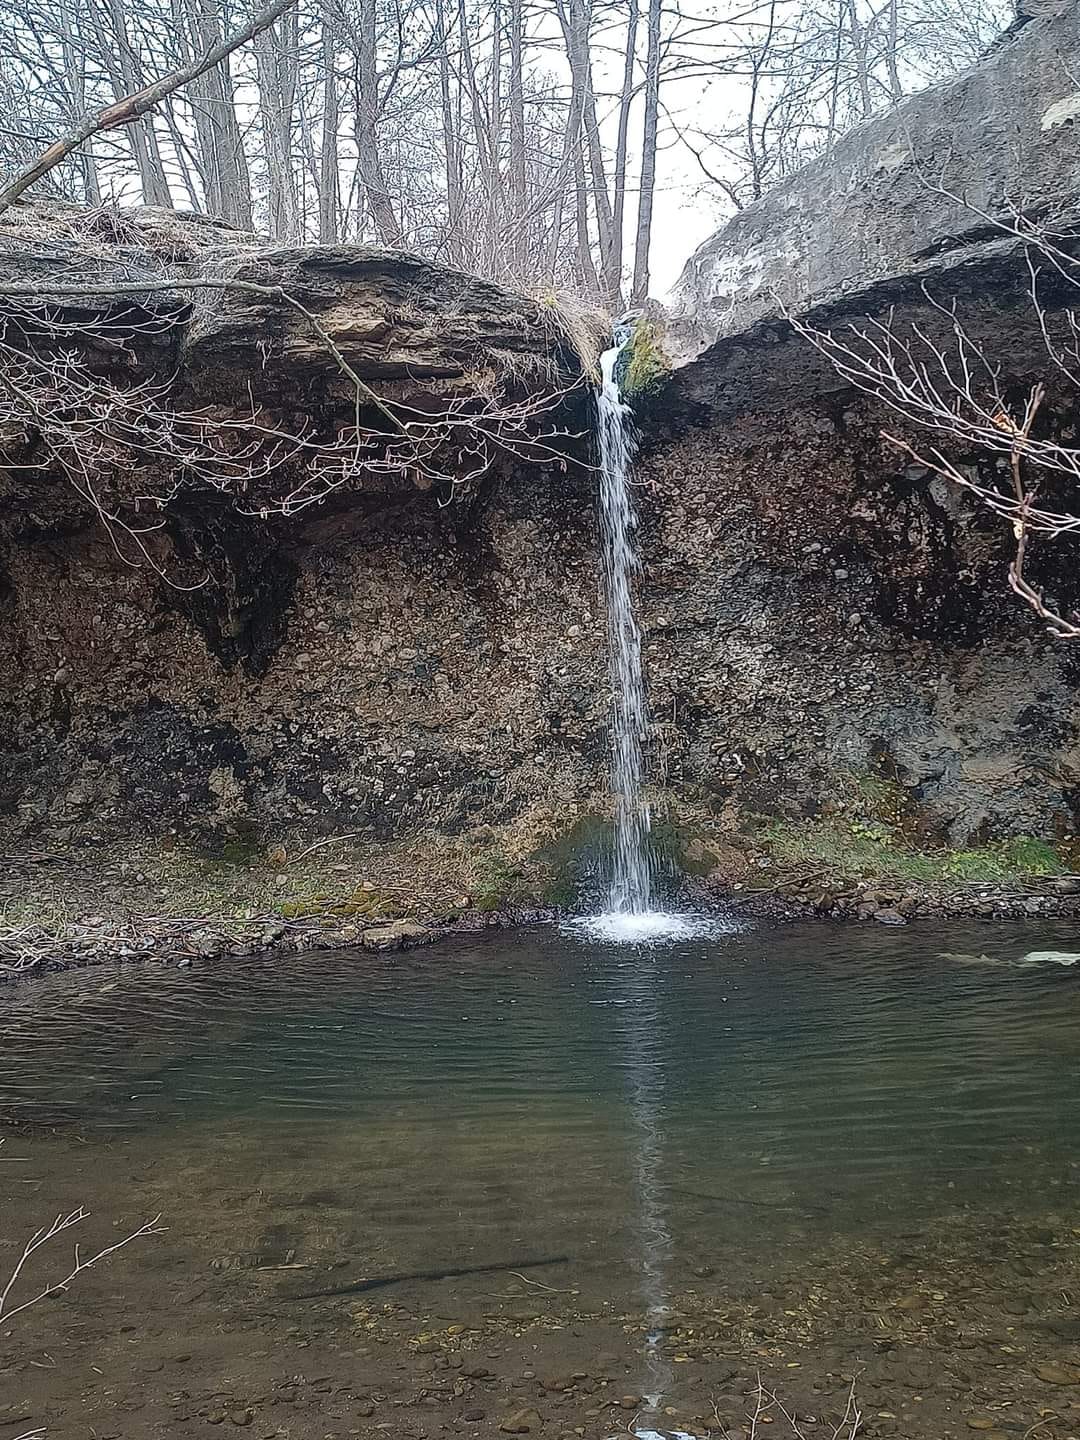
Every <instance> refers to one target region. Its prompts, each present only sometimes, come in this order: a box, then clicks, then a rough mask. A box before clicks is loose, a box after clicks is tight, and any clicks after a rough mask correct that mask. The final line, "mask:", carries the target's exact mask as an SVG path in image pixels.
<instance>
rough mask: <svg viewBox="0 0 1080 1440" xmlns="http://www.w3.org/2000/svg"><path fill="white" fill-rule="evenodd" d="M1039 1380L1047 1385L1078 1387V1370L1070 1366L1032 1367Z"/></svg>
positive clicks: (1079, 1376) (1079, 1371)
mask: <svg viewBox="0 0 1080 1440" xmlns="http://www.w3.org/2000/svg"><path fill="white" fill-rule="evenodd" d="M1032 1368H1033V1369H1034V1371H1035V1374H1036V1375H1037V1376H1038V1378H1039V1379H1040V1380H1043V1381H1045V1382H1046V1384H1047V1385H1080V1370H1077V1369H1076V1368H1075V1367H1074V1366H1072V1365H1056V1364H1054V1363H1052V1362H1051V1363H1048V1364H1045V1365H1035V1366H1033V1367H1032Z"/></svg>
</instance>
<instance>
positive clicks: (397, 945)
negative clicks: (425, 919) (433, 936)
mask: <svg viewBox="0 0 1080 1440" xmlns="http://www.w3.org/2000/svg"><path fill="white" fill-rule="evenodd" d="M428 939H430V932H429V931H428V930H427V929H426V927H425V926H423V925H420V924H418V923H417V922H416V921H415V920H393V921H391V922H390V924H389V925H375V926H373V927H372V929H370V930H365V931H364V937H363V940H362V941H361V944H362V945H363V947H364V949H365V950H407V949H409V947H410V946H412V945H423V944H424V942H425V941H426V940H428Z"/></svg>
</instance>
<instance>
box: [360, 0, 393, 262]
mask: <svg viewBox="0 0 1080 1440" xmlns="http://www.w3.org/2000/svg"><path fill="white" fill-rule="evenodd" d="M353 81H354V87H355V92H356V113H355V116H354V117H353V123H354V125H355V127H356V151H357V164H358V165H359V167H360V176H361V179H362V180H363V182H364V193H365V194H366V195H367V202H368V209H369V210H370V211H371V218H372V222H373V223H374V226H375V234H376V237H377V238H378V240H379V243H380V244H382V245H397V244H399V243H400V241H401V227H400V225H399V224H398V220H397V216H396V215H395V214H394V206H393V203H392V201H391V199H390V191H389V188H388V187H387V184H386V176H385V174H384V173H383V167H382V159H381V156H380V154H379V77H378V69H377V53H376V29H375V0H360V34H359V43H358V46H357V56H356V69H355V70H354V72H353Z"/></svg>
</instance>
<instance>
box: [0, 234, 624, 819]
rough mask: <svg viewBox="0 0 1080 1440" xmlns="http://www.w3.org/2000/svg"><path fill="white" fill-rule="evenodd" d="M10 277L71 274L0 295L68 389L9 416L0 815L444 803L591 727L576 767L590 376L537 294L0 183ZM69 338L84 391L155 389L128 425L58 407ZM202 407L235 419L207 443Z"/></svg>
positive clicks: (568, 750)
mask: <svg viewBox="0 0 1080 1440" xmlns="http://www.w3.org/2000/svg"><path fill="white" fill-rule="evenodd" d="M190 278H196V279H200V280H202V279H207V278H209V279H211V280H218V279H224V280H228V281H230V282H231V281H233V280H239V281H241V282H243V283H245V284H248V285H250V286H252V287H258V288H253V289H249V290H244V289H232V288H228V289H225V290H219V289H214V288H211V289H207V290H201V289H194V290H188V289H186V288H183V286H182V285H180V282H181V281H184V280H187V279H190ZM26 282H30V283H32V284H33V283H36V284H41V285H47V286H49V287H51V288H50V292H49V293H50V295H53V294H54V291H55V287H57V286H59V287H61V288H62V290H63V291H64V294H63V297H62V299H61V300H55V299H54V301H53V302H52V304H51V305H50V307H49V308H48V309H47V310H46V311H45V312H42V310H41V306H40V303H39V302H38V300H36V299H34V298H33V297H29V298H22V297H20V298H19V299H18V300H17V301H16V300H11V299H9V300H8V301H7V305H8V311H7V318H6V322H5V332H4V338H5V341H6V342H8V345H9V349H8V350H7V351H5V359H6V361H7V363H8V365H9V367H13V368H12V369H11V370H10V372H9V373H13V374H15V375H16V377H17V378H18V379H19V381H20V383H21V384H22V385H23V387H24V388H25V389H27V390H29V391H30V392H31V395H32V398H33V399H34V402H35V404H38V405H41V402H42V400H44V401H46V402H47V401H48V400H49V399H50V398H51V397H54V396H55V397H58V398H59V402H60V403H59V406H54V407H53V408H52V409H51V410H50V411H49V413H48V414H44V413H42V414H41V416H40V423H36V420H37V417H35V416H34V415H33V414H31V415H30V416H29V417H28V416H27V414H26V407H25V406H24V407H23V409H22V410H21V411H16V412H15V413H14V415H13V414H12V413H11V412H10V411H9V412H6V413H5V414H4V416H3V418H4V419H5V420H6V425H5V430H4V437H3V438H4V453H5V459H6V462H7V463H6V464H5V465H4V467H3V468H2V469H0V494H2V496H3V518H2V520H0V673H2V676H3V682H2V698H0V704H2V706H3V712H4V724H3V727H2V739H0V752H2V753H0V776H2V780H0V815H2V822H3V824H4V826H5V828H6V829H7V830H8V831H11V832H15V833H17V834H19V835H21V836H23V837H26V836H32V837H35V838H42V837H44V838H47V837H50V836H51V837H53V839H54V840H55V839H56V838H60V839H62V840H63V839H67V840H82V839H91V838H93V837H97V839H99V840H109V839H114V838H120V837H125V836H130V835H133V834H138V833H140V832H142V833H146V832H149V833H150V834H154V835H161V834H169V833H170V832H172V833H176V834H179V835H181V836H183V837H192V836H194V837H196V838H199V839H203V840H205V841H206V842H207V843H208V844H210V845H213V844H215V843H217V842H218V841H227V840H228V839H229V838H230V837H236V836H242V837H248V838H250V839H253V840H266V839H272V838H273V837H274V836H280V835H283V834H288V833H292V832H295V831H297V830H300V831H303V832H314V833H324V832H327V831H334V830H347V831H350V832H353V833H355V832H359V833H361V834H363V835H365V836H367V837H370V838H372V839H379V840H385V839H387V838H389V837H399V838H400V837H402V836H406V835H410V834H415V833H423V832H424V831H425V830H427V831H436V832H441V833H458V832H461V831H464V830H467V829H468V828H470V827H474V826H479V825H481V824H483V825H498V824H500V823H504V822H506V821H508V820H509V819H511V818H512V817H513V816H515V815H517V814H519V813H520V812H521V811H522V810H524V809H527V808H528V807H530V806H533V805H535V804H537V803H539V802H540V801H541V800H542V799H544V798H545V797H551V796H552V795H553V794H554V795H558V794H559V793H560V792H562V791H563V790H568V791H572V792H576V791H577V790H578V789H579V788H580V783H579V782H578V781H575V782H574V783H573V784H571V783H569V782H568V781H567V780H566V779H565V777H566V775H567V773H568V772H569V771H571V770H572V769H573V768H574V765H575V763H576V757H577V755H578V752H579V751H580V749H581V748H582V747H583V748H584V749H586V750H587V751H588V752H589V756H590V767H589V768H590V771H591V772H595V763H594V762H596V760H597V759H598V756H599V754H600V752H601V750H602V723H603V722H602V716H603V708H604V701H603V695H602V693H601V689H600V686H599V682H598V675H599V674H600V667H601V665H602V654H601V649H600V633H601V626H600V620H599V618H598V616H597V613H596V612H597V605H596V599H595V584H594V544H593V539H592V506H591V488H590V483H589V472H588V469H587V466H585V465H583V464H582V461H583V459H585V457H586V456H587V453H588V443H587V432H588V428H589V419H588V412H589V404H590V401H589V398H588V397H589V390H588V387H587V385H585V384H583V381H584V378H585V377H584V373H583V368H582V367H583V360H582V356H581V354H580V353H579V350H578V349H576V348H575V344H574V343H572V340H571V338H570V337H569V336H568V333H567V330H566V326H565V323H564V321H563V320H562V319H561V318H560V316H559V314H558V313H557V312H556V311H555V310H554V309H552V308H551V307H546V306H544V305H541V304H537V303H533V302H528V301H524V300H520V299H517V298H515V297H513V296H510V295H507V294H504V293H502V292H500V291H498V290H497V289H496V288H495V287H493V286H490V285H487V284H484V283H483V282H480V281H477V280H475V279H472V278H470V277H467V276H463V275H458V274H456V273H454V272H451V271H448V270H446V269H443V268H440V267H438V266H433V265H430V264H427V263H426V262H423V261H419V260H416V259H414V258H412V257H410V256H405V255H396V254H390V253H387V252H381V251H372V250H361V249H341V250H325V249H320V250H294V251H281V250H268V249H265V248H260V246H259V245H258V242H257V241H256V240H255V239H254V238H253V237H245V236H237V235H235V234H232V233H230V232H227V231H224V230H222V229H220V228H219V227H210V226H204V225H201V224H195V223H193V222H187V223H184V222H178V221H177V219H176V218H175V217H171V216H161V215H156V214H154V213H152V212H145V211H143V212H134V213H131V214H123V215H120V216H116V215H111V216H110V215H102V216H92V217H88V216H86V215H80V214H78V213H75V212H66V211H62V210H57V209H56V208H55V207H49V208H48V209H47V210H45V211H42V210H41V209H40V208H37V207H26V208H24V209H20V210H16V211H13V212H11V213H10V215H9V217H6V220H5V222H4V223H3V225H2V226H0V285H3V284H8V285H10V284H13V283H14V284H24V283H26ZM174 282H175V284H176V286H177V287H178V288H174ZM143 287H145V288H143ZM277 287H282V288H283V289H284V290H285V291H286V292H287V293H288V295H289V296H291V297H293V298H295V299H297V300H299V301H300V302H301V303H302V305H303V306H304V309H305V311H306V312H307V315H305V314H302V313H299V312H298V311H296V310H295V309H293V308H290V307H289V306H286V305H283V304H282V303H281V301H280V298H279V297H278V296H277V295H276V293H272V292H274V291H276V288H277ZM43 313H44V314H45V315H46V317H47V323H45V321H42V320H41V318H40V317H41V315H42V314H43ZM308 316H311V317H314V318H315V320H316V321H317V324H318V327H319V330H318V332H316V331H315V330H314V329H313V327H312V324H311V323H310V320H309V318H308ZM574 324H575V326H576V329H577V332H578V333H577V345H578V346H579V347H580V346H582V345H587V344H592V343H594V342H595V340H596V338H597V337H596V335H595V334H592V335H590V332H589V330H588V326H587V324H586V325H585V326H584V328H582V325H583V322H581V321H580V320H579V321H576V322H574ZM27 355H29V356H33V357H35V358H36V360H41V359H42V357H44V360H45V361H46V362H47V363H48V365H51V367H52V368H51V370H49V372H48V374H47V375H46V378H45V379H42V378H41V377H40V375H38V374H37V373H36V372H33V371H32V370H28V368H27V365H26V364H25V363H24V361H23V360H20V359H19V356H27ZM64 356H69V358H70V357H71V356H74V360H73V364H74V366H75V383H77V384H79V385H82V386H84V389H85V393H86V394H88V395H91V396H92V398H93V399H94V400H95V403H98V404H99V406H100V408H101V410H102V411H103V412H104V411H105V409H106V408H107V407H106V405H105V400H107V399H108V398H109V397H110V396H112V395H125V394H127V393H128V389H129V386H130V377H131V376H132V375H133V376H134V379H135V381H136V382H137V383H138V384H139V385H142V386H149V387H150V390H151V392H152V393H151V398H152V399H153V401H154V404H155V406H156V407H157V409H156V412H155V415H154V417H153V425H154V426H156V428H153V429H152V436H153V440H152V443H150V444H149V445H147V444H146V443H143V441H142V440H140V442H139V443H138V444H131V445H129V444H127V441H126V437H125V435H124V434H123V433H122V432H121V428H120V427H118V426H117V424H116V423H115V422H114V420H113V419H112V418H111V417H110V416H109V415H106V414H104V413H103V414H102V417H101V423H100V424H97V425H91V427H90V430H91V432H92V433H90V434H85V435H84V434H82V433H81V432H72V433H71V434H69V432H68V431H67V430H65V429H64V428H63V423H62V422H64V423H66V421H67V420H69V419H70V418H71V415H70V414H69V409H72V408H74V407H73V406H72V405H70V404H69V391H70V384H71V383H72V382H71V367H70V366H69V367H68V369H67V370H66V371H63V366H61V365H60V360H61V358H62V357H64ZM336 357H337V358H336ZM340 362H343V363H344V364H346V365H347V366H348V367H349V371H350V373H354V374H355V375H356V376H357V377H359V382H360V383H361V384H362V386H363V387H365V388H364V389H363V390H362V391H361V392H360V398H359V401H358V399H357V390H356V388H355V386H354V384H353V382H352V381H351V380H350V379H349V377H348V376H346V375H343V373H342V368H341V363H340ZM19 366H22V368H21V369H20V368H19ZM61 371H63V373H60V372H61ZM125 374H126V375H127V377H129V378H125ZM65 384H66V385H67V388H66V389H65ZM35 385H37V389H36V390H35V389H34V386H35ZM50 386H51V387H52V388H51V390H50ZM368 386H370V387H371V388H372V391H373V392H377V397H378V404H381V403H383V402H385V403H387V404H391V405H392V406H393V413H394V415H395V416H397V417H398V418H399V420H400V422H401V423H402V424H403V425H404V426H405V428H406V429H407V430H408V432H409V435H410V436H415V435H419V436H420V440H419V441H414V440H412V439H409V440H408V444H407V445H406V444H405V442H404V441H403V440H402V439H401V437H400V436H399V435H397V433H396V432H395V431H394V429H393V426H392V425H389V424H388V423H387V421H386V419H385V417H384V416H383V415H381V414H380V413H379V412H378V409H377V405H376V404H375V399H374V395H372V396H371V397H369V395H368V391H367V389H366V387H368ZM95 387H96V388H95ZM109 387H114V388H113V389H110V388H109ZM102 397H104V399H103V398H102ZM76 398H77V397H76ZM358 404H359V405H360V407H361V408H362V410H363V412H364V413H363V417H362V423H363V425H364V426H365V427H367V428H366V429H365V439H364V442H363V448H362V450H361V452H360V453H359V455H358V456H357V458H356V463H355V464H353V463H343V461H342V451H343V450H344V452H345V461H346V462H350V461H351V460H352V455H351V451H350V446H351V445H352V444H353V443H354V441H355V430H354V427H355V424H356V410H357V405H358ZM65 407H67V408H65ZM373 407H374V408H373ZM163 416H164V420H163V419H162V417H163ZM121 418H122V420H124V423H125V424H126V422H127V412H126V411H124V412H122V415H121ZM143 418H145V417H141V416H140V417H137V419H140V420H141V419H143ZM203 419H205V420H206V421H207V424H208V425H211V426H213V425H216V424H217V423H218V422H221V421H224V422H225V423H226V424H229V423H232V424H234V425H235V424H238V426H239V428H238V430H237V434H236V438H235V440H230V439H229V432H226V444H225V445H224V447H222V446H220V445H219V446H218V447H217V448H216V449H215V450H213V452H212V453H209V454H208V452H207V451H206V446H205V444H204V443H203V442H204V437H203V434H202V432H201V431H198V430H197V427H196V429H194V430H193V428H192V427H193V426H196V421H197V420H198V421H200V422H201V420H203ZM185 427H186V428H185ZM102 429H104V430H105V431H107V433H108V435H109V445H108V446H105V447H104V448H103V449H102V450H101V451H100V452H99V451H98V450H91V449H90V447H91V446H93V445H94V444H95V443H96V437H97V435H98V434H99V433H100V432H101V430H102ZM177 430H179V432H180V437H181V440H182V441H183V440H187V439H190V437H191V435H192V434H195V436H196V439H197V440H198V442H199V444H200V445H202V447H203V448H202V450H200V452H199V453H200V454H202V455H203V456H204V459H203V461H202V463H201V464H200V465H199V466H198V468H197V470H196V467H195V466H192V467H186V466H185V464H184V463H183V456H182V453H180V452H182V449H183V446H182V445H181V446H176V445H173V443H172V440H171V438H170V433H171V432H175V431H177ZM371 432H375V433H377V434H378V435H380V436H382V437H383V440H380V441H379V442H371V441H370V438H369V437H370V433H371ZM386 432H389V434H388V436H387V433H386ZM216 433H217V432H216V431H215V434H216ZM72 436H73V438H72ZM583 436H585V437H586V438H585V439H584V440H583V438H582V437H583ZM282 437H284V438H282ZM298 437H299V438H298ZM342 437H345V438H344V439H343V438H342ZM432 437H433V438H432ZM384 441H385V443H384ZM429 442H430V443H429ZM82 445H85V446H86V447H87V450H86V453H87V454H90V455H91V456H92V460H93V464H92V465H91V466H89V467H84V466H83V465H82V463H81V454H80V447H81V446H82ZM395 446H404V449H405V456H404V459H400V458H398V455H397V452H396V451H395V449H394V447H395ZM178 453H179V454H180V458H178ZM282 456H284V457H285V458H284V459H282ZM263 457H266V459H265V463H263ZM215 467H216V468H215ZM328 467H329V468H328ZM313 494H314V495H317V496H318V497H319V500H318V503H312V504H308V503H307V500H308V499H309V498H310V497H311V496H312V495H313ZM586 677H587V678H586ZM570 693H575V694H577V695H578V696H579V697H580V696H585V697H586V703H584V704H582V705H580V706H579V713H578V715H577V717H576V718H575V719H574V720H573V721H571V720H570V719H569V717H568V707H567V704H566V697H567V695H568V694H570ZM586 712H587V714H588V717H589V718H588V720H587V722H583V721H582V719H581V716H582V715H583V714H585V713H586Z"/></svg>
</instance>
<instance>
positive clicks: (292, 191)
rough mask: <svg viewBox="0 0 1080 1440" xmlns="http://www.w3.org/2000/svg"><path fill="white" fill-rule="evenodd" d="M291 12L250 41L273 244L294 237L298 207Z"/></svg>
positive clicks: (296, 236) (297, 228) (294, 35)
mask: <svg viewBox="0 0 1080 1440" xmlns="http://www.w3.org/2000/svg"><path fill="white" fill-rule="evenodd" d="M296 15H297V12H296V11H295V10H292V11H289V12H288V13H287V14H286V15H284V16H283V17H282V20H281V24H280V28H278V27H277V26H275V27H274V29H272V30H267V31H265V32H264V33H263V34H262V35H260V36H259V38H258V39H257V40H256V42H255V61H256V77H257V83H258V90H259V106H258V109H259V123H260V126H261V128H262V135H263V149H264V151H265V161H266V191H267V206H268V209H269V212H270V233H271V234H272V235H273V236H274V238H275V239H276V240H284V241H295V240H298V239H299V238H300V202H299V197H298V196H297V193H296V173H295V170H294V167H293V154H292V132H293V107H294V105H295V103H296V69H297V50H296V47H297V40H298V35H297V24H296Z"/></svg>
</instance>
